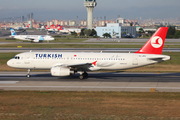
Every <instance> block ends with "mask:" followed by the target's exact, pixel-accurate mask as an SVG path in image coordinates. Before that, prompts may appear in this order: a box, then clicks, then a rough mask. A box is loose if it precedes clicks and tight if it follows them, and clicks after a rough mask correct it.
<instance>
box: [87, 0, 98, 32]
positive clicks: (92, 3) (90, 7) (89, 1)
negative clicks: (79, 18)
mask: <svg viewBox="0 0 180 120" xmlns="http://www.w3.org/2000/svg"><path fill="white" fill-rule="evenodd" d="M96 5H97V3H96V0H84V6H85V7H86V8H87V14H88V15H87V23H88V26H87V28H88V29H92V28H93V27H92V24H93V9H94V7H95V6H96Z"/></svg>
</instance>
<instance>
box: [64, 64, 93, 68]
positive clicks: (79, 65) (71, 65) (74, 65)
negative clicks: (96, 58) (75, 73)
mask: <svg viewBox="0 0 180 120" xmlns="http://www.w3.org/2000/svg"><path fill="white" fill-rule="evenodd" d="M91 65H92V63H80V64H70V65H67V67H73V68H78V67H87V66H91Z"/></svg>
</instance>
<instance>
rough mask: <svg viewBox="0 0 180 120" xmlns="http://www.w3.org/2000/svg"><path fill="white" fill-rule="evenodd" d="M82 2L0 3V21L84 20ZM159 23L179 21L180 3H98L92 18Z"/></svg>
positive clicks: (175, 0)
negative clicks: (118, 17)
mask: <svg viewBox="0 0 180 120" xmlns="http://www.w3.org/2000/svg"><path fill="white" fill-rule="evenodd" d="M83 2H84V0H0V18H7V17H19V16H22V15H24V16H25V17H27V14H29V13H34V18H35V19H46V20H52V19H59V20H60V19H61V20H69V19H77V16H78V18H79V19H81V20H83V19H84V20H85V19H86V17H87V11H86V8H85V7H84V5H83ZM118 15H120V16H121V17H123V18H125V19H137V18H140V17H141V18H142V19H147V18H152V19H158V18H177V17H180V0H97V6H96V7H95V9H94V17H96V18H97V17H99V18H100V17H102V18H104V16H106V19H112V18H117V16H118Z"/></svg>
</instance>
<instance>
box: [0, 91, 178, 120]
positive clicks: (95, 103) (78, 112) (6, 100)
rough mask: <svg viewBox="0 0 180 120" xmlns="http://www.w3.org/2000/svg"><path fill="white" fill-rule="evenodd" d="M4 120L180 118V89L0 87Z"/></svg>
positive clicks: (0, 105) (0, 116)
mask: <svg viewBox="0 0 180 120" xmlns="http://www.w3.org/2000/svg"><path fill="white" fill-rule="evenodd" d="M0 96H1V97H0V118H1V120H7V119H18V120H24V119H26V120H32V119H33V120H39V119H43V120H50V119H51V120H52V119H83V120H85V119H93V120H99V119H105V120H107V119H108V120H109V119H118V120H119V119H133V120H134V119H137V120H139V119H153V120H159V119H163V120H164V119H165V120H166V119H167V120H168V119H179V118H180V114H179V111H180V107H177V106H180V94H179V93H165V92H163V93H150V92H59V91H54V92H53V91H0Z"/></svg>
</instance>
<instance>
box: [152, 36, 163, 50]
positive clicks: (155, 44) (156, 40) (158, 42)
mask: <svg viewBox="0 0 180 120" xmlns="http://www.w3.org/2000/svg"><path fill="white" fill-rule="evenodd" d="M162 44H163V40H162V38H161V37H159V36H156V37H153V38H152V40H151V45H152V46H153V47H154V48H160V47H161V46H162Z"/></svg>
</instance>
